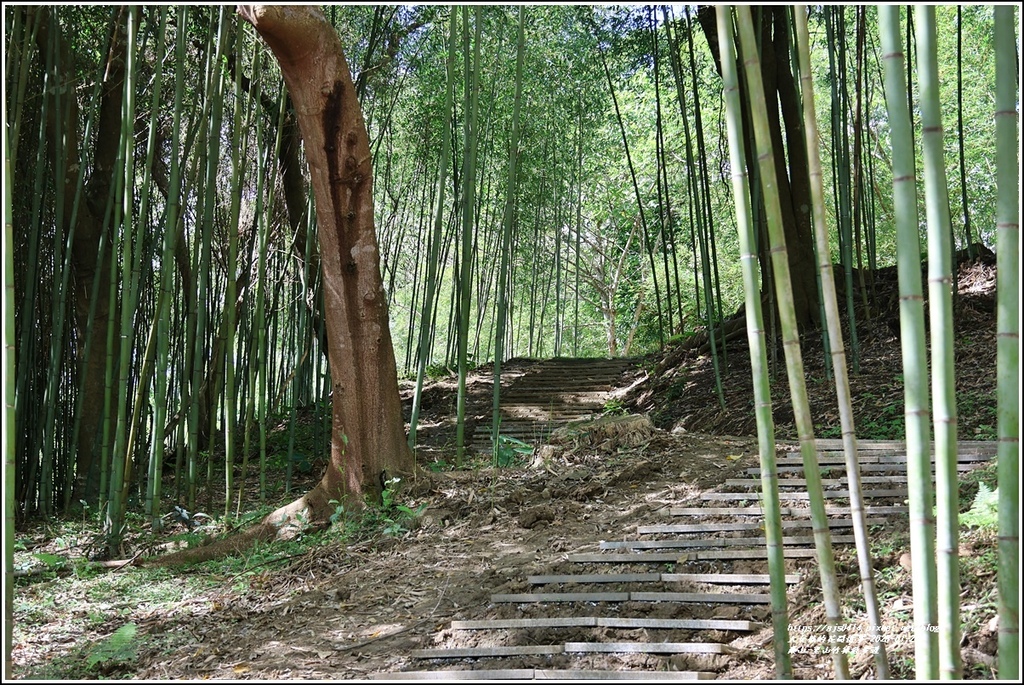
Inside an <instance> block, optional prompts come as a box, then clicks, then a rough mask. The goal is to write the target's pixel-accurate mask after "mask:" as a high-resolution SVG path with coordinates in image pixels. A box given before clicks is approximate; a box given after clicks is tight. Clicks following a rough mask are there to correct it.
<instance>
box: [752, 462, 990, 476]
mask: <svg viewBox="0 0 1024 685" xmlns="http://www.w3.org/2000/svg"><path fill="white" fill-rule="evenodd" d="M982 465H983V464H982V463H981V462H970V463H966V464H957V465H956V469H957V471H964V472H967V471H973V470H974V469H976V468H978V467H979V466H982ZM837 469H843V470H844V472H845V468H844V467H842V466H834V467H833V466H828V467H823V468H822V469H821V470H822V471H833V470H837ZM776 470H777V471H778V472H779V473H803V472H804V467H803V465H802V464H801V465H800V466H779V467H777V468H776ZM860 471H861V473H887V472H890V471H896V472H898V473H901V474H904V475H906V473H907V467H906V466H905V465H904V464H861V465H860ZM934 471H935V468H934V467H933V468H932V472H933V473H934ZM744 473H747V474H750V475H752V476H760V475H761V467H760V466H755V467H753V468H749V469H745V470H744Z"/></svg>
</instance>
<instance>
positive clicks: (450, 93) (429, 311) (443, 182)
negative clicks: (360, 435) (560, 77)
mask: <svg viewBox="0 0 1024 685" xmlns="http://www.w3.org/2000/svg"><path fill="white" fill-rule="evenodd" d="M457 16H458V15H457V14H456V13H455V8H454V7H452V8H451V9H450V10H449V24H448V56H447V59H446V60H445V65H446V66H445V74H446V77H445V96H444V103H445V104H444V120H443V121H442V125H441V150H440V157H441V161H440V162H439V163H438V168H437V190H436V195H437V205H436V210H435V216H434V234H433V237H432V238H431V240H430V250H429V251H430V255H429V256H428V257H427V282H426V285H425V292H424V295H423V312H422V314H421V317H420V337H419V346H418V352H417V358H416V393H415V394H414V395H413V404H412V411H411V414H410V417H409V449H412V450H415V449H416V427H417V425H418V423H419V416H420V408H421V404H422V401H423V379H424V377H425V376H426V371H427V361H428V360H429V359H430V340H431V335H430V332H431V320H432V317H433V314H434V312H436V310H437V307H436V305H435V293H436V292H437V278H438V276H437V267H438V254H439V251H440V249H441V240H442V236H441V231H442V228H443V225H444V213H445V209H446V207H445V199H444V198H445V190H446V188H447V176H448V165H449V163H450V160H449V156H450V154H451V152H450V148H451V138H452V125H451V121H450V118H451V113H452V105H453V102H454V99H455V95H454V92H455V85H454V81H455V79H454V73H455V25H456V22H457Z"/></svg>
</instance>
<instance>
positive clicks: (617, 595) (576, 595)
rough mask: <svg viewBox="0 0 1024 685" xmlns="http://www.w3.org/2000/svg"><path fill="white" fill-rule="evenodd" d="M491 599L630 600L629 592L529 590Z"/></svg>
mask: <svg viewBox="0 0 1024 685" xmlns="http://www.w3.org/2000/svg"><path fill="white" fill-rule="evenodd" d="M491 601H492V602H494V603H495V604H498V603H514V604H521V603H525V602H628V601H629V593H628V592H527V593H519V594H497V595H491Z"/></svg>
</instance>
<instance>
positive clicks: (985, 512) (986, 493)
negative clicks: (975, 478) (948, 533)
mask: <svg viewBox="0 0 1024 685" xmlns="http://www.w3.org/2000/svg"><path fill="white" fill-rule="evenodd" d="M960 523H961V524H963V525H965V526H969V527H971V528H997V527H998V525H999V488H996V489H995V490H991V489H990V488H989V487H988V486H987V485H985V483H983V482H980V481H979V482H978V494H976V495H975V496H974V504H972V505H971V508H970V510H969V511H966V512H964V513H963V514H960Z"/></svg>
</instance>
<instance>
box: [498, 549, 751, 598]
mask: <svg viewBox="0 0 1024 685" xmlns="http://www.w3.org/2000/svg"><path fill="white" fill-rule="evenodd" d="M762 556H763V555H762ZM583 595H587V596H588V597H587V598H585V599H581V596H583ZM491 601H492V602H494V603H495V604H499V603H508V604H527V603H531V602H688V603H694V602H700V603H704V604H768V603H769V602H770V601H771V600H770V598H769V596H768V595H763V594H728V593H723V592H526V593H520V594H506V595H491Z"/></svg>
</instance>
